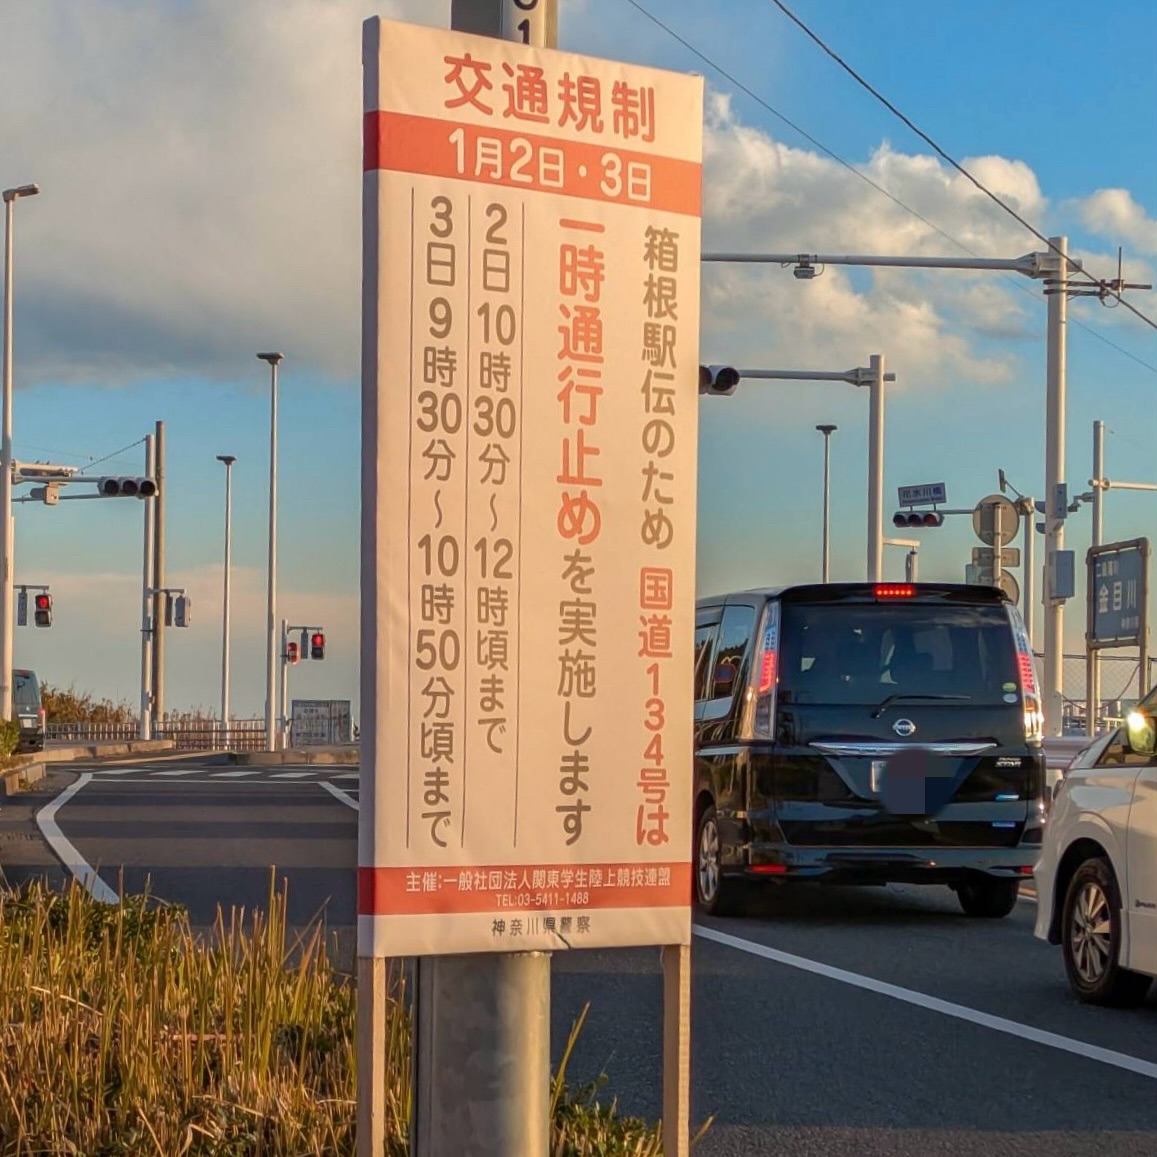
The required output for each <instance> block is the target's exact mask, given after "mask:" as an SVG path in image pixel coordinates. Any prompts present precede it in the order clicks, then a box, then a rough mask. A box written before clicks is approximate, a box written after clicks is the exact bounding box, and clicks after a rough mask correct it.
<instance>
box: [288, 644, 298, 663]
mask: <svg viewBox="0 0 1157 1157" xmlns="http://www.w3.org/2000/svg"><path fill="white" fill-rule="evenodd" d="M285 658H286V660H287V661H288V662H290V663H296V662H297V661H298V659H300V658H301V655H300V654H299V652H298V648H297V644H296V643H294V642H289V643H287V644H286V645H285Z"/></svg>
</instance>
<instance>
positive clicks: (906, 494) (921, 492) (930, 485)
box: [897, 482, 948, 506]
mask: <svg viewBox="0 0 1157 1157" xmlns="http://www.w3.org/2000/svg"><path fill="white" fill-rule="evenodd" d="M897 489H898V490H899V493H900V505H901V506H935V505H937V504H938V503H941V502H947V501H948V487H947V486H945V484H944V483H943V482H924V483H922V484H921V485H919V486H900V487H897Z"/></svg>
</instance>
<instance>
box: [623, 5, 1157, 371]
mask: <svg viewBox="0 0 1157 1157" xmlns="http://www.w3.org/2000/svg"><path fill="white" fill-rule="evenodd" d="M627 3H628V4H630V5H631V7H632V8H634V9H635V10H636V11H638V12H639V13H641V14H642V15H643V16H645V17H646V18H647V19H648V20H650V21H651V23H652V24H654V25H655V26H656V27H657V28H660V29H661V30H662V31H663V32H665V33H666V34H667V35H668V36H670V37H671V39H672V40H675V41H678V43H679V44H681V45H682V46H683V47H684V48H685V49H687V51H688V52H690V53H691V54H692V55H693V56H695V57H697V58H698V59H699V60H701V61H702V62H703V63H704V64H705V65H707V67H708V68H710V69H711V70H712V71H714V72H716V73H718V74H719V75H720V76H722V77H723V78H724V79H725V80H727V81H728V82H729V83H730V84H732V85H733V86H734V87H735V88H737V89H738V90H739V91H740V92H742V93H744V94H745V95H746V96H748V97H750V98H751V99H752V100H753V101H755V103H756V104H758V105H759V106H760V107H761V108H763V109H764V110H766V111H767V112H769V113H771V115H772V116H773V117H775V118H776V119H777V120H779V121H781V122H782V123H783V124H785V125H787V126H788V128H790V129H791V130H792V131H793V132H795V133H797V134H798V135H799V136H801V137H802V138H803V139H804V140H806V141H807V142H808V143H809V144H812V145H814V146H815V147H816V148H817V149H819V150H820V152H822V153H824V154H825V155H826V156H828V157H831V159H832V160H833V161H835V162H836V163H837V164H839V165H841V166H842V167H843V168H845V169H847V170H848V172H849V173H851V174H852V175H853V176H855V177H858V178H859V179H860V180H861V181H863V182H864V183H865V184H867V185H870V186H871V187H872V188H873V189H875V190H876V192H877V193H881V194H882V195H883V196H885V197H887V198H888V200H889V201H891V202H892V203H893V204H894V205H897V206H898V207H899V208H901V209H903V210H905V211H906V212H908V213H910V214H911V215H912V216H913V217H915V218H916V219H917V220H918V221H921V222H923V223H924V224H925V225H927V226H928V228H929V229H931V230H933V232H935V233H937V234H939V235H940V236H941V237H943V238H944V239H945V240H946V241H947V242H949V243H950V244H952V245H955V246H956V248H957V249H959V250H961V252H963V253H967V254H968V255H969V256H970V257H979V256H980V254H979V253H977V252H976V251H975V250H973V249H970V248H969V247H968V246H967V245H965V244H964V242H963V241H959V240H957V238H955V237H953V236H952V234H951V233H948V232H947V231H946V230H944V229H942V228H941V227H940V226H939V225H937V224H936V223H935V222H934V221H930V220H929V219H928V218H927V217H925V216H924V215H923V214H922V213H921V212H919V211H918V210H917V209H913V208H912V206H911V205H909V204H907V203H906V202H905V201H903V200H902V199H901V198H900V197H897V196H896V195H895V194H894V193H892V192H890V191H889V190H888V189H886V188H884V186H883V185H880V184H879V183H878V182H876V181H874V180H872V178H871V177H869V176H868V174H867V173H865V172H863V170H861V169H858V168H856V166H855V165H853V164H851V163H850V162H849V161H846V160H844V158H843V157H841V156H840V155H839V154H838V153H837V152H835V151H834V150H833V149H830V148H828V146H827V145H825V144H824V143H823V142H822V141H820V140H818V139H817V138H816V137H814V136H812V135H811V133H809V132H808V131H807V130H806V129H804V128H802V127H801V126H800V125H798V124H796V123H795V121H793V120H792V119H791V118H790V117H788V116H786V115H784V114H783V113H782V112H780V111H779V110H778V109H777V108H775V107H773V106H772V105H771V104H770V103H769V102H768V101H767V100H765V99H764V98H763V97H762V96H760V95H759V94H758V93H757V92H754V91H753V90H752V89H751V88H749V87H748V86H747V85H746V84H744V82H743V81H742V80H740V79H739V78H738V77H737V76H735V74H734V73H732V72H729V71H728V70H727V69H726V68H724V67H723V65H721V64H719V63H717V62H716V61H715V60H713V59H712V58H711V57H710V56H708V55H707V54H706V53H705V52H703V51H701V50H700V49H698V48H696V47H695V45H694V44H692V43H691V42H690V41H689V40H687V39H686V38H685V37H683V36H681V35H680V34H679V33H678V32H676V31H675V30H674V29H673V28H672V27H671V26H670V25H668V24H665V23H664V22H663V21H662V20H660V19H659V17H658V16H656V15H655V14H654V13H653V12H651V11H649V10H648V9H647V8H645V7H644V6H643V5H642V4H641V3H639V0H627ZM1002 276H1004V277H1005V278H1006V280H1007V281H1008V282H1009V283H1010V284H1011V285H1013V286H1015V287H1016V288H1017V289H1018V290H1020V291H1021V292H1022V293H1027V294H1028V295H1029V296H1030V297H1031V298H1032V299H1033V300H1034V301H1035V300H1036V294H1035V293H1034V292H1033V290H1032V289H1030V288H1029V287H1028V286H1027V285H1025V284H1024V282H1023V281H1022V280H1021V278H1020V277H1019V276H1017V275H1014V274H1003V275H1002ZM1069 325H1075V326H1076V327H1077V328H1078V329H1082V330H1084V331H1085V332H1086V333H1087V334H1089V335H1090V336H1092V337H1094V338H1096V339H1097V341H1099V342H1101V343H1102V344H1103V345H1106V346H1108V347H1109V348H1110V349H1114V350H1116V351H1117V353H1119V354H1122V355H1123V356H1124V357H1127V358H1128V359H1129V360H1130V361H1133V362H1136V363H1137V364H1138V365H1139V366H1141V367H1143V368H1144V369H1147V370H1148V371H1149V372H1150V373H1152V374H1157V366H1155V365H1152V364H1150V363H1149V362H1147V361H1145V359H1144V358H1140V357H1138V356H1137V355H1136V354H1134V353H1132V352H1131V351H1129V350H1127V349H1125V348H1124V346H1121V345H1118V344H1117V343H1116V342H1115V341H1113V340H1111V339H1110V338H1107V337H1105V335H1104V334H1102V333H1100V332H1099V331H1097V330H1095V329H1093V328H1092V327H1091V326H1088V325H1086V324H1085V323H1084V322H1082V321H1081V320H1080V319H1078V318H1075V317H1070V318H1069Z"/></svg>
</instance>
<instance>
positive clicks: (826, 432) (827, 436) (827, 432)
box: [816, 425, 839, 583]
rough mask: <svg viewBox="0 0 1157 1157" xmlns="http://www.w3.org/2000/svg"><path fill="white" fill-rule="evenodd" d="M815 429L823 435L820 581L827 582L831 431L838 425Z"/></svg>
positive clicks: (828, 574) (828, 577)
mask: <svg viewBox="0 0 1157 1157" xmlns="http://www.w3.org/2000/svg"><path fill="white" fill-rule="evenodd" d="M816 429H817V430H819V432H820V433H821V434H823V436H824V546H823V568H822V570H821V572H820V573H821V576H822V578H821V581H822V582H825V583H826V582H829V581H830V580H831V554H830V547H831V544H830V538H829V533H828V517H829V515H830V514H831V483H832V459H831V441H832V432H833V431H835V430H838V429H839V427H838V426H831V425H823V426H817V427H816Z"/></svg>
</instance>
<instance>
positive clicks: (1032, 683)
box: [1008, 604, 1044, 743]
mask: <svg viewBox="0 0 1157 1157" xmlns="http://www.w3.org/2000/svg"><path fill="white" fill-rule="evenodd" d="M1008 619H1009V622H1010V623H1011V624H1012V635H1013V638H1014V639H1015V640H1016V668H1017V676H1018V679H1019V682H1020V694H1021V699H1022V700H1023V702H1024V737H1025V739H1027V740H1028V741H1029V742H1030V743H1034V742H1039V741H1040V740H1041V739H1042V738H1043V737H1044V712H1043V711H1042V710H1041V701H1040V688H1039V686H1038V684H1037V679H1036V664H1035V663H1034V661H1033V655H1032V646H1031V645H1030V643H1029V638H1028V631H1027V629H1026V628H1025V625H1024V619H1022V618H1021V617H1020V612H1019V611H1018V610H1017V609H1016V607H1014V606H1012V605H1011V604H1010V605H1009V607H1008Z"/></svg>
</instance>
